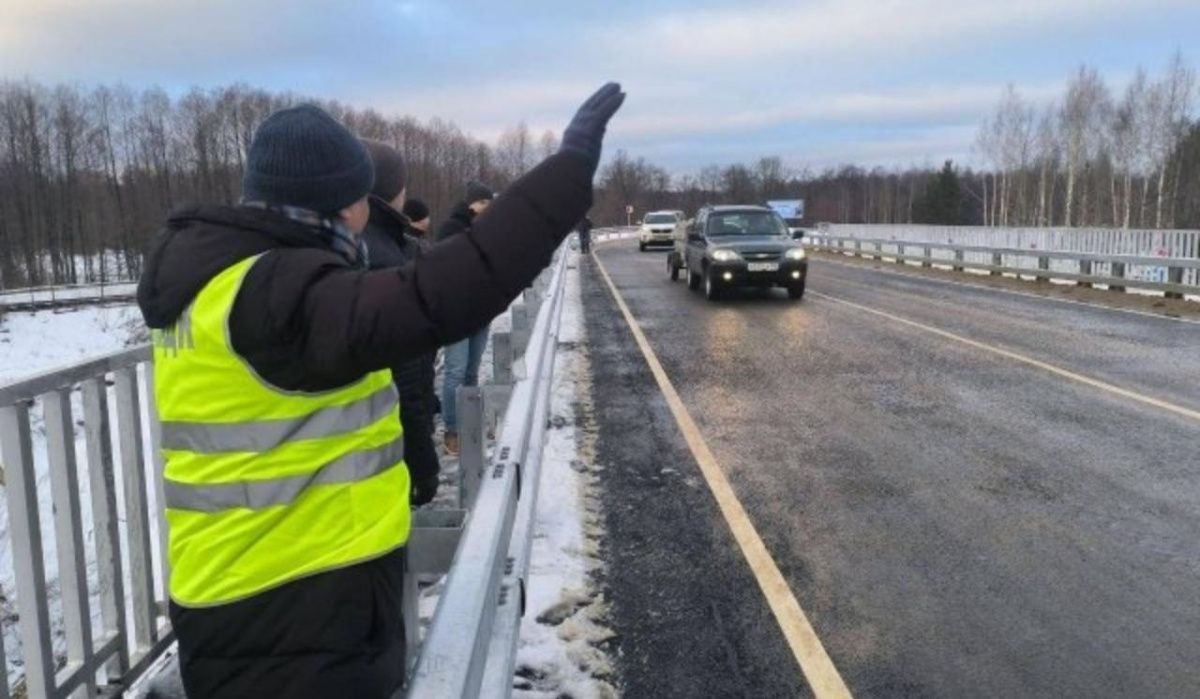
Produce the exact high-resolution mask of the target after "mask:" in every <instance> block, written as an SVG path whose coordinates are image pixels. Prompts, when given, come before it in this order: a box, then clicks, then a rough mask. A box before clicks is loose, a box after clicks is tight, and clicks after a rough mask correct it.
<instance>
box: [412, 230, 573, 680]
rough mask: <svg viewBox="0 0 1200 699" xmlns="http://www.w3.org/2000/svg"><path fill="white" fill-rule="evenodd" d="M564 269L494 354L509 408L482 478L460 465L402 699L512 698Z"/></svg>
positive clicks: (539, 289) (559, 267)
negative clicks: (451, 526)
mask: <svg viewBox="0 0 1200 699" xmlns="http://www.w3.org/2000/svg"><path fill="white" fill-rule="evenodd" d="M566 265H567V255H565V254H562V255H560V257H559V260H558V262H557V263H556V264H555V265H554V266H553V267H552V269H551V271H550V272H549V273H548V274H546V275H543V277H542V279H541V280H540V281H539V283H538V284H535V285H534V288H533V289H532V290H531V291H530V292H527V293H526V298H525V304H524V307H522V306H520V305H518V306H517V307H515V308H514V309H513V310H514V313H513V330H512V337H511V343H509V342H500V343H497V345H496V346H497V347H499V348H500V351H501V352H503V351H504V347H505V345H509V344H510V345H511V347H512V350H513V355H514V357H516V361H515V362H514V363H513V366H512V370H511V376H512V379H513V381H512V384H511V388H508V389H503V388H498V389H495V390H500V391H503V392H504V393H505V394H506V396H505V398H506V407H505V410H504V414H503V419H502V420H501V422H500V430H499V433H498V435H497V437H498V438H497V441H496V444H495V446H494V448H493V450H492V453H491V457H490V458H489V459H486V460H484V459H480V460H479V463H480V464H481V466H482V468H481V469H479V470H475V469H474V468H471V469H469V470H468V469H467V466H466V464H467V463H468V462H466V461H462V462H461V465H460V468H461V469H464V470H467V472H466V473H465V474H464V476H463V479H464V480H463V484H464V490H465V493H466V494H465V496H464V497H465V504H466V505H468V506H469V508H470V510H469V515H468V516H467V517H466V522H465V526H464V527H463V530H462V540H461V542H460V543H459V545H458V547H457V551H456V553H455V556H454V561H453V565H451V566H450V570H449V575H448V577H447V580H446V586H445V589H444V590H443V592H442V594H441V597H440V599H439V601H438V606H437V610H436V612H435V614H434V618H433V622H432V624H431V626H430V628H429V633H428V635H427V636H426V638H425V640H424V643H423V644H422V645H421V648H420V651H419V655H418V657H417V659H416V667H415V670H414V671H413V674H412V677H411V681H410V683H409V686H408V687H407V688H406V692H405V693H406V694H407V696H410V697H477V696H488V697H507V696H509V695H510V694H511V693H512V676H513V668H514V663H515V660H516V649H517V639H518V633H519V630H520V620H521V617H522V616H523V614H524V611H525V597H526V596H525V581H526V578H527V576H528V571H529V552H530V548H531V546H532V540H533V521H534V513H535V511H536V507H537V491H538V482H539V480H540V474H541V458H542V447H543V445H544V441H545V436H546V423H547V414H548V410H549V401H550V389H551V385H552V382H553V377H554V360H555V353H556V348H557V345H558V332H559V327H560V318H561V315H562V307H563V304H564V287H565V279H566ZM485 395H486V394H485ZM467 397H469V394H467ZM463 398H464V396H462V395H460V400H462V399H463ZM486 400H487V399H486V398H485V402H486ZM460 405H461V403H460ZM460 427H462V425H461V424H460ZM462 434H463V433H462V431H461V430H460V438H461V437H462ZM463 444H464V445H465V444H466V442H465V440H464V442H463ZM474 462H475V456H474V455H473V456H472V457H471V460H470V463H474Z"/></svg>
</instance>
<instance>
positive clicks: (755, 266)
mask: <svg viewBox="0 0 1200 699" xmlns="http://www.w3.org/2000/svg"><path fill="white" fill-rule="evenodd" d="M746 269H748V270H749V271H751V272H778V271H779V263H778V262H751V263H749V264H747V265H746Z"/></svg>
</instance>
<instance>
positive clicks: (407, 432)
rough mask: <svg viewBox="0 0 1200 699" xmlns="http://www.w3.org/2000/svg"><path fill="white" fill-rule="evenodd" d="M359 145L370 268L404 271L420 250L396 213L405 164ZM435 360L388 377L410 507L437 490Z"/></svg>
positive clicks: (385, 151)
mask: <svg viewBox="0 0 1200 699" xmlns="http://www.w3.org/2000/svg"><path fill="white" fill-rule="evenodd" d="M362 141H363V145H364V146H366V147H367V152H368V153H370V154H371V162H372V163H374V165H375V187H374V189H372V190H371V195H370V196H369V197H367V200H368V202H369V203H370V206H371V218H370V220H368V221H367V227H366V230H364V231H363V239H364V240H365V241H366V243H367V252H368V259H369V260H370V268H371V269H383V268H385V267H403V266H405V265H408V264H411V263H413V262H414V261H415V260H416V259H417V257H418V256H419V255H420V254H421V248H420V244H419V242H418V241H417V238H416V237H415V236H414V235H412V234H411V233H412V232H413V228H412V225H411V224H410V222H409V219H408V217H407V216H405V215H404V214H403V213H402V212H401V211H400V209H403V208H405V193H406V187H405V184H406V179H407V171H406V169H405V166H404V158H402V157H401V156H400V152H399V151H397V150H396V149H395V148H392V147H391V146H389V145H387V144H386V143H382V142H380V141H374V140H371V139H365V138H364V139H362ZM436 356H437V353H436V352H427V353H425V354H423V355H421V356H420V357H417V358H416V359H413V360H412V361H408V362H404V363H402V364H398V365H396V366H394V367H392V377H393V379H394V380H395V382H396V390H397V391H398V392H399V393H400V423H401V424H402V425H403V426H404V461H405V463H407V464H408V471H409V473H410V475H411V476H412V486H413V490H412V503H413V504H414V505H424V504H426V503H428V502H430V501H431V500H433V498H434V496H435V495H436V494H437V489H438V471H439V470H440V464H439V463H438V455H437V448H436V447H435V446H434V444H433V416H434V413H435V409H434V408H435V405H436V403H437V399H436V398H435V395H436V394H435V393H434V389H433V380H434V368H433V363H434V358H435V357H436Z"/></svg>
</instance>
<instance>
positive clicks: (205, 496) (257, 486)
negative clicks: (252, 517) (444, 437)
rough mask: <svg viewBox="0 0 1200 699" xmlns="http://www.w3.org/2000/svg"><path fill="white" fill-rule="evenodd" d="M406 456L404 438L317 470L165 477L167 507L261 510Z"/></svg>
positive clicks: (358, 477)
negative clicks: (252, 477) (204, 481)
mask: <svg viewBox="0 0 1200 699" xmlns="http://www.w3.org/2000/svg"><path fill="white" fill-rule="evenodd" d="M403 459H404V440H398V441H395V442H392V443H391V444H386V445H384V446H382V447H379V448H377V449H372V450H370V451H356V452H352V453H350V454H347V455H346V456H343V457H342V458H340V459H337V460H335V461H331V462H330V463H327V464H325V465H324V466H322V467H321V469H320V470H318V471H317V472H315V473H312V474H309V475H304V476H288V477H286V478H273V479H269V480H262V481H242V482H239V483H217V484H213V485H199V484H195V483H180V482H178V481H173V480H169V479H164V480H163V497H164V498H165V499H166V505H167V507H170V508H172V509H176V510H192V511H194V512H221V511H222V510H229V509H233V508H236V507H241V508H245V509H248V510H261V509H263V508H265V507H274V506H276V505H287V504H289V503H291V502H293V501H294V500H295V499H296V498H298V497H300V494H301V493H303V492H304V491H305V489H307V488H310V487H312V486H314V485H334V484H338V483H354V482H356V481H362V480H366V479H368V478H371V477H372V476H377V475H379V474H381V473H383V472H384V471H386V470H388V469H389V468H393V467H395V466H396V465H397V464H399V463H400V461H402V460H403Z"/></svg>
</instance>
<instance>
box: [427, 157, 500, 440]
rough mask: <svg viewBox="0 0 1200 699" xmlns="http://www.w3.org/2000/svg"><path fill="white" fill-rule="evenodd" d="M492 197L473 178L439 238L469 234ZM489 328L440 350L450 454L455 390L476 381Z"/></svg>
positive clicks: (455, 417) (455, 414) (454, 436)
mask: <svg viewBox="0 0 1200 699" xmlns="http://www.w3.org/2000/svg"><path fill="white" fill-rule="evenodd" d="M494 197H495V194H494V193H493V192H492V190H491V188H490V187H488V186H487V185H485V184H483V183H481V182H476V181H474V180H472V181H471V182H469V183H468V184H467V193H466V197H464V198H463V200H462V201H461V202H459V204H458V205H457V206H455V207H454V211H453V212H452V213H451V214H450V218H448V219H446V221H444V222H443V223H442V225H441V226H440V227H439V228H438V240H439V241H443V240H450V239H451V238H456V237H461V236H463V235H465V234H467V233H470V232H471V230H472V227H473V226H474V224H475V219H476V217H478V216H479V215H481V214H482V213H483V212H484V211H487V208H488V206H489V205H490V204H491V203H492V199H493V198H494ZM489 329H490V328H489V326H488V324H486V323H485V324H484V325H483V326H482V327H480V328H477V329H476V330H475V331H474V332H472V333H471V334H470V335H469V336H468V337H466V338H465V339H463V340H460V341H459V342H456V343H454V344H451V345H447V346H446V347H445V349H443V351H442V356H443V357H444V358H445V360H446V361H445V363H444V364H443V365H442V423H443V424H444V425H445V427H446V433H445V436H444V440H445V446H446V451H447V452H449V453H450V454H458V389H459V387H462V386H477V385H478V384H479V365H480V364H481V363H482V362H483V352H484V350H485V349H486V348H487V342H488V331H489Z"/></svg>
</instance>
